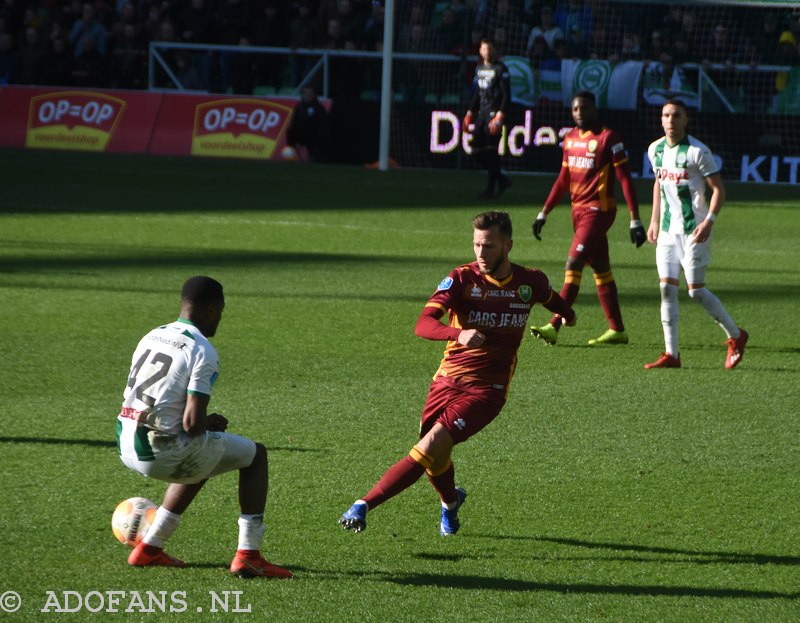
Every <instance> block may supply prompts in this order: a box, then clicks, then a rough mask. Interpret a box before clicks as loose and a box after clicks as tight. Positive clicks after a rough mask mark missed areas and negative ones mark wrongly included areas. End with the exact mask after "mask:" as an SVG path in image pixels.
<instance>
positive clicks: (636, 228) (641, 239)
mask: <svg viewBox="0 0 800 623" xmlns="http://www.w3.org/2000/svg"><path fill="white" fill-rule="evenodd" d="M631 242H632V243H633V244H635V245H636V248H637V249H638V248H639V247H641V246H642V245H643V244H644V243H645V242H647V234H646V233H645V231H644V226H643V225H642V222H641V221H640V220H638V219H637V220H635V221H631Z"/></svg>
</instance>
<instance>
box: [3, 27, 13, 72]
mask: <svg viewBox="0 0 800 623" xmlns="http://www.w3.org/2000/svg"><path fill="white" fill-rule="evenodd" d="M13 71H14V38H13V37H12V36H11V35H10V34H8V33H7V32H0V85H3V84H9V83H10V82H11V79H12V74H13Z"/></svg>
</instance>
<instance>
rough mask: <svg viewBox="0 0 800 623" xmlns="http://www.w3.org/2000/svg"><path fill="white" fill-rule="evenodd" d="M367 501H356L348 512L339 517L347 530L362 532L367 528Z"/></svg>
mask: <svg viewBox="0 0 800 623" xmlns="http://www.w3.org/2000/svg"><path fill="white" fill-rule="evenodd" d="M367 510H368V508H367V503H366V502H354V503H353V505H352V506H351V507H350V508H348V509H347V512H346V513H345V514H344V515H342V516H341V517H339V523H340V524H342V527H343V528H344V529H345V530H352V531H353V532H361V531H362V530H366V529H367Z"/></svg>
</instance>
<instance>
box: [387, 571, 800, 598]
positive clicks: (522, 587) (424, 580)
mask: <svg viewBox="0 0 800 623" xmlns="http://www.w3.org/2000/svg"><path fill="white" fill-rule="evenodd" d="M386 580H387V581H389V582H392V583H395V584H400V585H402V586H436V587H439V588H456V589H480V590H494V591H510V592H534V591H538V592H541V591H549V592H556V593H565V594H567V593H569V594H572V595H574V594H588V595H631V596H650V597H717V598H723V599H731V598H738V599H800V593H781V592H778V591H758V590H747V589H738V588H698V587H694V586H655V585H636V584H615V585H607V584H590V583H586V582H578V583H567V582H534V581H530V580H515V579H507V578H496V577H488V576H480V575H437V574H433V573H414V574H406V575H399V576H388V577H386Z"/></svg>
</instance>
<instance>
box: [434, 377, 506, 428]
mask: <svg viewBox="0 0 800 623" xmlns="http://www.w3.org/2000/svg"><path fill="white" fill-rule="evenodd" d="M505 403H506V398H505V390H499V389H493V388H491V387H473V386H469V385H460V384H458V381H454V380H452V379H448V380H447V381H446V382H444V381H442V379H436V380H435V381H434V382H433V383H431V387H430V390H429V391H428V399H427V401H426V402H425V407H424V408H423V409H422V423H421V424H420V427H419V436H420V438H422V437H424V436H425V435H426V434H427V433H428V431H429V430H430V429H431V428H433V425H434V424H435V423H436V422H439V423H440V424H441V425H442V426H444V427H445V429H447V432H448V433H450V436H451V437H452V438H453V442H454V443H461V442H462V441H466V440H467V439H469V438H470V437H472V436H473V435H474V434H475V433H477V432H478V431H480V430H482V429H483V428H485V427H486V425H487V424H489V422H491V421H492V420H493V419H494V418H496V417H497V415H498V414H499V413H500V410H501V409H502V408H503V405H504V404H505Z"/></svg>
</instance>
